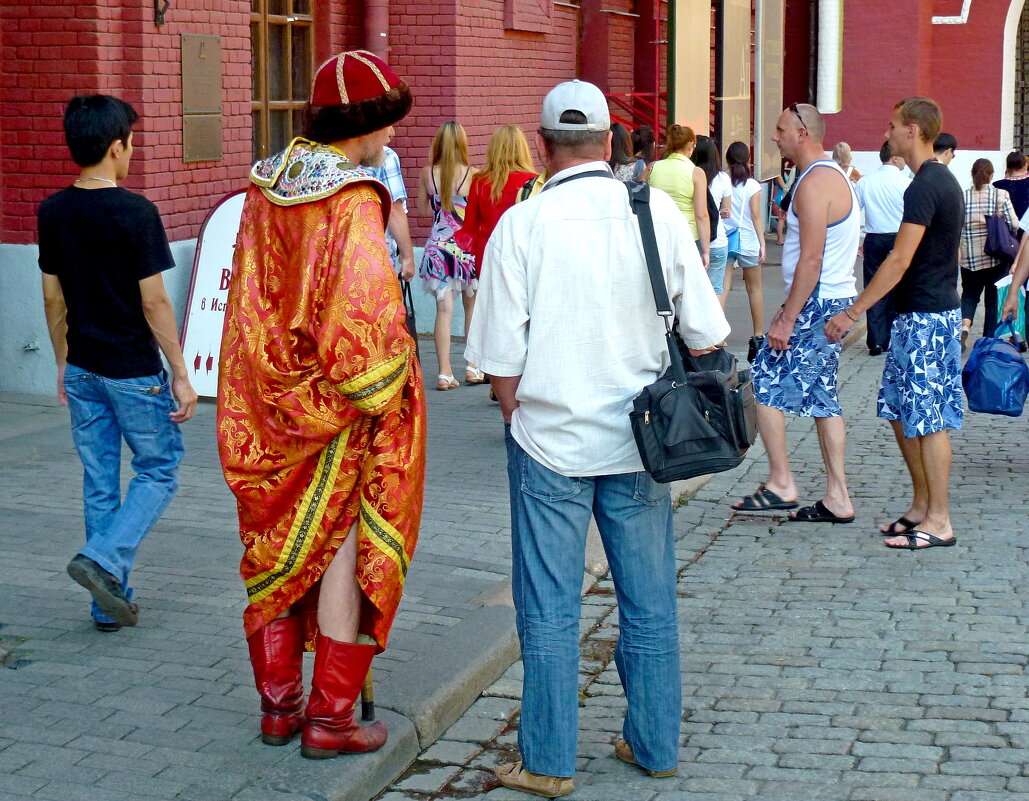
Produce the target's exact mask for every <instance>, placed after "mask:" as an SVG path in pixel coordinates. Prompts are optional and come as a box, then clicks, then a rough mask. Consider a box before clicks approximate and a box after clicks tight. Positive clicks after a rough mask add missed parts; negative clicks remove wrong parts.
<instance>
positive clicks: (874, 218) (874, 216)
mask: <svg viewBox="0 0 1029 801" xmlns="http://www.w3.org/2000/svg"><path fill="white" fill-rule="evenodd" d="M879 161H881V162H882V166H881V167H879V169H878V170H876V171H875V172H873V173H870V174H869V175H866V176H864V177H863V178H862V179H861V180H860V181H858V182H857V185H856V186H855V187H854V191H856V192H857V196H858V202H859V203H861V208H862V209H864V212H865V255H864V260H863V262H862V267H863V270H864V276H865V286H868V284H869V283H870V282H871V280H872V279H873V278H874V277H875V273H876V271H877V270H878V269H879V265H880V264H882V263H883V262H884V261H885V260H886V257H887V256H889V255H890V251H891V250H893V243H894V242H896V240H897V231H899V230H900V220H901V217H903V216H904V192H905V190H906V189H907V188H908V186H909V185H910V184H911V179H910V178H908V177H907V174H906V171H905V169H904V167H905V165H904V159H902V158H901V157H900V156H894V155H893V154H892V153H891V152H890V146H889V144H888V143H886V142H883V146H882V147H881V148H879ZM896 316H897V313H896V311H895V310H894V308H893V301H892V300H891V298H890V296H889V295H887V296H886V297H885V298H883V299H882V300H880V301H879V302H878V303H876V304H875V305H874V306H872V308H870V309H869V310H868V312H867V314H866V315H865V320H866V322H867V324H868V330H867V333H866V336H865V342H866V343H867V344H868V352H869V353H870V354H871V355H872V356H878V355H879V354H881V353H883V352H885V351H887V350H889V347H890V326H892V325H893V320H894V318H895V317H896Z"/></svg>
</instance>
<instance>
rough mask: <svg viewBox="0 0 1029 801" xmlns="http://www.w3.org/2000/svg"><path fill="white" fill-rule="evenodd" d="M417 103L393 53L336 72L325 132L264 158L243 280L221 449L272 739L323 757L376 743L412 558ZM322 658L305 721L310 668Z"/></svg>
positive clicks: (253, 198) (320, 85)
mask: <svg viewBox="0 0 1029 801" xmlns="http://www.w3.org/2000/svg"><path fill="white" fill-rule="evenodd" d="M410 107H411V93H410V90H409V89H408V87H407V85H406V84H405V83H404V82H403V81H401V80H400V78H399V77H398V76H397V75H396V73H395V72H393V70H392V69H390V68H389V66H387V65H386V64H385V62H383V61H382V60H381V59H379V58H378V57H376V56H374V55H373V54H371V53H368V52H365V51H355V52H348V53H343V54H341V55H339V56H336V57H334V58H332V59H330V60H329V61H328V62H326V63H325V64H324V65H323V66H322V67H321V68H320V69H319V71H318V74H317V76H316V78H315V82H314V86H313V89H312V96H311V102H310V104H309V106H308V109H307V132H306V133H307V137H308V138H306V139H301V138H298V139H294V140H293V141H292V142H291V143H290V144H289V146H288V147H287V148H286V150H285V151H283V152H282V153H279V154H277V155H275V156H273V157H271V158H269V159H267V160H265V161H261V162H258V163H257V164H256V165H255V166H254V168H253V170H252V171H251V174H250V180H251V184H252V185H251V187H250V189H249V191H248V194H247V198H246V203H245V205H244V208H243V217H242V223H241V226H240V232H239V236H238V239H237V243H236V254H235V259H234V262H233V275H232V281H231V284H230V287H229V299H228V308H227V310H226V317H225V332H224V337H223V340H222V351H221V369H220V374H219V392H218V446H219V453H220V456H221V461H222V466H223V469H224V472H225V479H226V481H227V483H228V485H229V487H230V488H231V490H232V492H233V493H234V494H235V496H236V500H237V503H238V507H239V522H240V537H241V539H242V541H243V545H244V548H245V553H244V556H243V560H242V564H241V566H240V572H241V574H242V577H243V580H244V582H245V583H246V589H247V595H248V601H249V604H248V606H247V608H246V611H245V612H244V615H243V622H244V629H245V631H246V635H247V640H248V643H249V646H250V658H251V662H252V664H253V667H254V676H255V680H256V683H257V688H258V691H259V692H260V694H261V699H262V704H261V706H262V710H263V712H264V713H265V714H264V718H263V719H262V726H261V728H262V735H263V739H264V741H265V742H266V743H269V744H272V745H284V744H285V743H287V742H288V741H289V739H290V738H291V737H292V736H293V735H294V734H295V733H296V732H297V731H299V730H300V729H303V736H302V740H301V743H302V753H303V755H304V756H307V757H311V758H324V757H331V756H336V755H337V754H339V753H341V752H342V753H354V752H360V751H370V750H374V749H376V748H379V747H380V746H381V745H382V744H383V743H384V742H385V741H386V730H385V726H384V724H382V723H381V722H379V723H376V724H374V725H373V726H368V727H362V726H360V725H359V724H357V722H356V721H355V720H354V719H353V706H354V702H355V700H356V698H357V695H358V694H359V692H360V689H361V685H362V682H363V679H364V677H365V675H366V674H367V673H368V669H369V666H370V664H371V660H372V657H373V656H374V654H375V653H378V652H381V651H382V650H383V649H384V648H385V647H386V642H387V639H388V636H389V630H390V626H391V625H392V622H393V617H394V615H395V614H396V610H397V605H398V604H399V603H400V598H401V594H402V591H403V586H404V578H405V575H406V573H407V569H408V564H409V563H410V560H411V557H412V555H413V553H414V547H415V541H416V539H417V534H418V524H419V519H420V516H421V505H422V490H423V483H424V473H425V398H424V393H423V389H422V380H421V371H420V369H419V366H418V362H417V360H416V358H415V344H414V341H413V340H412V339H411V337H410V335H409V334H408V332H407V328H406V326H405V312H404V305H403V302H402V300H401V292H400V285H399V282H398V281H397V277H396V275H395V273H394V272H393V269H392V265H391V263H390V259H389V253H388V250H387V247H386V243H385V239H384V229H385V225H386V222H387V218H388V215H389V209H390V206H391V200H390V195H389V192H388V191H387V190H386V188H385V187H384V186H383V185H382V184H380V183H378V182H377V181H375V180H374V179H373V178H372V177H371V175H370V173H369V172H368V171H367V170H365V169H364V168H363V167H364V166H373V165H375V164H376V163H377V161H378V160H379V159H381V157H382V155H383V151H382V148H383V147H384V146H385V144H386V143H387V142H388V141H389V138H390V136H391V135H392V131H393V129H392V125H393V123H394V122H397V121H398V120H400V119H401V118H402V117H403V116H404V115H405V114H406V113H407V112H408V111H409V110H410ZM305 644H306V646H307V648H308V649H309V650H315V651H316V652H317V655H316V657H315V669H314V677H313V682H312V690H311V697H310V700H309V703H308V705H307V709H306V714H305V711H304V704H303V702H304V691H303V685H302V679H301V663H302V655H303V650H304V647H305Z"/></svg>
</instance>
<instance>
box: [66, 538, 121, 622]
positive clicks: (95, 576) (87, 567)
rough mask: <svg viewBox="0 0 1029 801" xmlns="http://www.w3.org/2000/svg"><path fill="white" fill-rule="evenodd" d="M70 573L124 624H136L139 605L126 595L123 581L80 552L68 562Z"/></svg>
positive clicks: (104, 608) (101, 605)
mask: <svg viewBox="0 0 1029 801" xmlns="http://www.w3.org/2000/svg"><path fill="white" fill-rule="evenodd" d="M68 575H69V576H71V577H72V578H73V579H75V581H76V583H78V584H81V585H82V586H83V587H85V588H86V589H87V590H89V591H90V592H91V593H92V594H93V599H94V600H95V601H96V605H97V606H99V607H100V609H102V610H103V613H104V614H105V615H107V616H108V617H110V618H112V619H113V620H115V621H116V622H117V623H120V624H121V625H122V626H135V625H136V623H137V622H138V620H139V607H137V606H136V605H135V604H134V603H131V602H130V601H129V599H128V598H126V597H125V592H124V590H122V588H121V583H120V582H119V581H118V580H117V579H116V578H115V577H114V576H112V575H111V574H110V573H108V572H107V571H106V570H104V569H103V568H102V567H100V565H98V564H97V563H96V562H94V561H93V560H92V559H90V558H89V557H87V556H83V555H82V554H78V555H77V556H76V557H75V558H73V559H72V560H71V561H70V562H68Z"/></svg>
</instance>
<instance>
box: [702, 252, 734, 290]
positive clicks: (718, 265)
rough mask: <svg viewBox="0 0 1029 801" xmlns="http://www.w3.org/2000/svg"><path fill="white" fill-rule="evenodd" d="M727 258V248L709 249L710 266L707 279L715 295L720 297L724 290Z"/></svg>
mask: <svg viewBox="0 0 1029 801" xmlns="http://www.w3.org/2000/svg"><path fill="white" fill-rule="evenodd" d="M728 257H729V248H728V247H724V248H711V266H710V267H708V270H707V277H708V280H710V281H711V286H713V287H714V289H715V294H716V295H721V294H722V292H723V291H724V288H725V260H726V259H727V258H728Z"/></svg>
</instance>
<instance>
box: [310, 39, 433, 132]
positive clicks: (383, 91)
mask: <svg viewBox="0 0 1029 801" xmlns="http://www.w3.org/2000/svg"><path fill="white" fill-rule="evenodd" d="M412 100H413V99H412V96H411V90H410V89H409V88H408V86H407V84H406V83H405V82H404V81H403V80H401V79H400V76H399V75H397V74H396V72H394V71H393V69H392V67H390V66H389V64H387V63H386V62H385V61H383V60H382V59H381V58H379V57H378V56H377V55H375V54H374V53H371V52H369V51H367V50H350V51H348V52H346V53H340V54H339V55H338V56H333V57H332V58H330V59H329V60H328V61H326V62H325V63H324V64H322V65H321V67H319V68H318V72H317V73H316V74H315V78H314V84H313V85H312V86H311V105H312V106H315V107H319V108H325V107H336V108H338V114H336V115H335V116H336V122H337V124H338V123H344V125H345V127H346V128H347V129H348V133H349V135H350V136H355V137H356V136H362V135H363V134H366V133H371V132H372V131H377V130H379V129H380V128H385V127H387V126H389V125H392V124H393V123H395V122H398V121H399V120H401V119H402V118H403V117H404V116H405V115H406V114H407V112H408V111H410V110H411V103H412Z"/></svg>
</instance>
